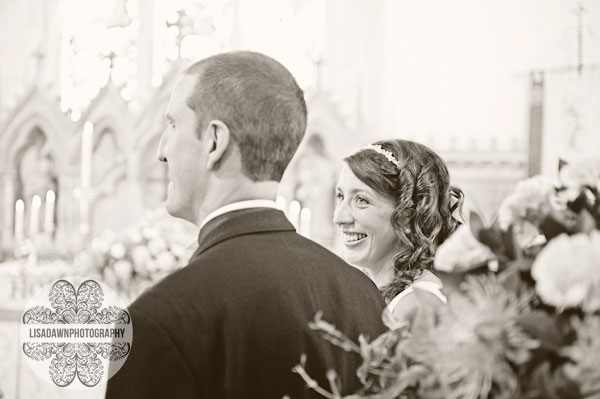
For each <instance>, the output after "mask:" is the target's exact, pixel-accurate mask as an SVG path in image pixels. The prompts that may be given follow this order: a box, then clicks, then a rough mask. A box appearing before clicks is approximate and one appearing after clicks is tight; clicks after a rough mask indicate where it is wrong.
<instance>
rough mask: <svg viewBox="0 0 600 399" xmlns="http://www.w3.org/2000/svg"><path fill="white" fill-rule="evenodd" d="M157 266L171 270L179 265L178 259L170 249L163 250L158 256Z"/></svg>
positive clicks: (164, 269) (162, 269)
mask: <svg viewBox="0 0 600 399" xmlns="http://www.w3.org/2000/svg"><path fill="white" fill-rule="evenodd" d="M156 266H157V267H158V270H160V271H171V270H173V269H174V268H175V267H176V266H177V260H176V259H175V257H174V256H173V254H172V253H171V252H169V251H163V252H161V253H160V254H158V256H157V257H156Z"/></svg>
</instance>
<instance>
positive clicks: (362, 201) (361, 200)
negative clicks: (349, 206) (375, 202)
mask: <svg viewBox="0 0 600 399" xmlns="http://www.w3.org/2000/svg"><path fill="white" fill-rule="evenodd" d="M356 202H358V203H359V204H363V205H364V204H368V203H369V201H368V200H367V199H366V198H365V197H363V196H360V195H359V196H357V197H356Z"/></svg>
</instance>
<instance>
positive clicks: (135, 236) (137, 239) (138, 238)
mask: <svg viewBox="0 0 600 399" xmlns="http://www.w3.org/2000/svg"><path fill="white" fill-rule="evenodd" d="M128 238H129V241H130V242H131V243H132V244H139V243H141V242H142V240H143V239H144V237H143V236H142V233H141V232H140V231H139V230H133V231H131V232H130V233H129V236H128Z"/></svg>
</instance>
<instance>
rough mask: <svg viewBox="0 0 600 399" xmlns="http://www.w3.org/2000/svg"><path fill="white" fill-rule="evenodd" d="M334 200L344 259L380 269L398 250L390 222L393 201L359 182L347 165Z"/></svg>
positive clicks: (334, 220)
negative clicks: (335, 200) (342, 240)
mask: <svg viewBox="0 0 600 399" xmlns="http://www.w3.org/2000/svg"><path fill="white" fill-rule="evenodd" d="M336 199H337V205H336V208H335V212H334V216H333V222H334V223H335V224H336V225H337V226H338V228H339V229H340V230H341V231H342V235H343V238H344V246H345V248H344V258H345V259H346V261H347V262H348V263H350V264H352V265H355V266H360V267H365V268H368V269H370V270H375V271H376V270H380V269H381V268H382V267H383V266H384V265H385V263H387V262H390V261H391V259H393V256H394V255H395V254H396V252H397V251H398V249H399V240H398V237H397V236H396V233H395V232H394V229H393V228H392V223H391V218H392V213H393V211H394V202H393V201H392V200H390V199H389V198H386V197H384V196H382V195H381V194H379V193H377V192H376V191H375V190H373V189H372V188H370V187H369V186H367V185H366V184H365V183H363V182H362V181H361V180H360V179H359V178H358V177H356V175H355V174H354V173H353V172H352V170H351V169H350V167H349V166H348V165H345V166H344V168H343V169H342V171H341V173H340V178H339V180H338V184H337V187H336Z"/></svg>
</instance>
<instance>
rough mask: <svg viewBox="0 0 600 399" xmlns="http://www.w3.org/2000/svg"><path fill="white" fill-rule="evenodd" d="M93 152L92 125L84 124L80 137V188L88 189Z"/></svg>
mask: <svg viewBox="0 0 600 399" xmlns="http://www.w3.org/2000/svg"><path fill="white" fill-rule="evenodd" d="M93 151H94V125H93V124H92V122H86V123H85V125H84V126H83V135H82V136H81V188H82V189H84V190H85V189H89V188H90V183H91V181H92V152H93Z"/></svg>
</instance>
